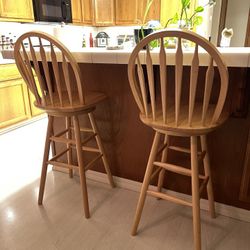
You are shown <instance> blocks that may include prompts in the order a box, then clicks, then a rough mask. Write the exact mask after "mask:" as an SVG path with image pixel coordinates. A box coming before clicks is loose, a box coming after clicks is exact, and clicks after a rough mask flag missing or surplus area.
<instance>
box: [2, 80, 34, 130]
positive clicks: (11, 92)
mask: <svg viewBox="0 0 250 250" xmlns="http://www.w3.org/2000/svg"><path fill="white" fill-rule="evenodd" d="M0 100H1V105H0V128H3V127H7V126H10V125H13V124H15V123H18V122H20V121H23V120H26V119H28V118H29V117H30V108H29V100H28V92H27V87H26V85H25V83H24V82H23V80H22V79H16V80H11V81H5V82H0Z"/></svg>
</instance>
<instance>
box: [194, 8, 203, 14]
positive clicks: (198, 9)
mask: <svg viewBox="0 0 250 250" xmlns="http://www.w3.org/2000/svg"><path fill="white" fill-rule="evenodd" d="M194 11H195V12H196V13H198V12H203V11H204V8H203V7H202V6H197V7H196V8H195V10H194Z"/></svg>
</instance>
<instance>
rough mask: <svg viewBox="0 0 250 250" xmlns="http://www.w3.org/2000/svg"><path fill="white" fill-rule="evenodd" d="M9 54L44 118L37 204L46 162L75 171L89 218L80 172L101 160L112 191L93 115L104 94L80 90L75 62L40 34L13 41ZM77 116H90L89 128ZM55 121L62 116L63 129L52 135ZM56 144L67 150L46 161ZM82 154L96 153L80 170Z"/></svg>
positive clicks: (45, 171) (61, 48)
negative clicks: (74, 150)
mask: <svg viewBox="0 0 250 250" xmlns="http://www.w3.org/2000/svg"><path fill="white" fill-rule="evenodd" d="M45 46H46V47H45ZM14 56H15V61H16V65H17V67H18V69H19V71H20V73H21V75H22V77H23V79H24V81H25V82H26V84H27V86H28V88H29V89H30V91H31V92H32V93H33V94H34V96H35V99H36V100H35V106H36V107H38V108H40V109H43V110H45V111H46V112H47V114H48V128H47V136H46V142H45V150H44V157H43V165H42V173H41V180H40V189H39V197H38V204H39V205H41V204H42V202H43V194H44V187H45V181H46V174H47V166H48V164H52V165H56V166H60V167H64V168H68V169H69V174H70V177H72V176H73V174H72V170H73V169H75V168H76V169H79V174H80V184H81V189H82V197H83V206H84V212H85V217H86V218H89V217H90V214H89V205H88V194H87V185H86V177H85V171H86V170H88V169H89V168H90V167H91V166H92V165H93V163H94V162H96V161H97V160H98V159H100V158H101V159H102V161H103V164H104V167H105V170H106V173H107V175H108V179H109V182H110V185H111V186H112V187H114V182H113V178H112V175H111V172H110V169H109V165H108V162H107V159H106V156H105V153H104V149H103V146H102V142H101V139H100V136H99V133H98V130H97V126H96V123H95V119H94V116H93V111H94V110H95V107H96V105H97V104H98V103H99V102H101V101H103V100H104V99H105V98H106V96H105V95H104V94H102V93H98V92H87V91H86V90H85V89H84V84H83V83H84V81H83V79H82V75H81V72H80V68H79V66H78V64H77V62H76V60H75V59H74V57H73V56H72V55H71V53H70V52H69V50H68V49H67V48H66V47H65V46H64V45H63V44H62V43H60V42H59V41H58V40H56V39H55V38H54V37H52V36H50V35H48V34H45V33H42V32H28V33H25V34H23V35H22V36H20V37H19V38H18V40H17V41H16V44H15V48H14ZM60 69H61V71H60ZM79 115H85V116H87V117H88V118H89V120H90V125H91V128H80V125H79V119H78V117H79ZM54 117H64V119H65V124H66V126H65V129H64V130H63V131H60V132H58V133H57V134H54V133H53V122H54ZM72 120H73V126H72ZM81 132H86V133H88V134H89V136H88V137H85V138H84V140H82V139H81ZM73 135H74V136H73ZM91 139H95V140H96V144H97V147H93V146H89V145H86V144H87V143H88V142H89V141H90V140H91ZM55 142H57V143H62V144H65V145H66V149H65V150H63V151H62V152H60V153H58V154H56V155H53V157H52V158H51V159H49V152H50V145H51V144H52V146H53V144H54V143H55ZM74 148H76V155H77V164H74V161H73V160H74V159H73V157H72V151H73V149H74ZM52 149H53V147H52ZM83 151H86V152H90V153H94V154H97V156H96V157H95V158H94V159H93V160H92V161H90V162H89V163H88V164H86V165H85V166H84V163H83ZM64 155H66V156H65V158H66V159H67V160H66V162H65V160H64V161H62V159H61V158H62V156H64Z"/></svg>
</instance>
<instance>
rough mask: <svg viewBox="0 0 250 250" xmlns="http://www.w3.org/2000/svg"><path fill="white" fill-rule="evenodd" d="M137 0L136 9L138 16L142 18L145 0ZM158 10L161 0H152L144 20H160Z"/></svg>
mask: <svg viewBox="0 0 250 250" xmlns="http://www.w3.org/2000/svg"><path fill="white" fill-rule="evenodd" d="M139 2H140V4H139V9H138V10H139V13H138V16H139V17H140V19H141V20H142V19H143V16H144V12H145V9H146V5H147V0H140V1H139ZM160 10H161V0H154V1H153V3H152V5H151V7H150V10H149V12H148V15H147V19H146V21H149V20H160Z"/></svg>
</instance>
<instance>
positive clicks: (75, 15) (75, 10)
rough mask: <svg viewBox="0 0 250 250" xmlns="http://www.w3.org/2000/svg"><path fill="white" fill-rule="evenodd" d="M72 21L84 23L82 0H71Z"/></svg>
mask: <svg viewBox="0 0 250 250" xmlns="http://www.w3.org/2000/svg"><path fill="white" fill-rule="evenodd" d="M71 10H72V21H73V23H76V24H77V23H79V24H80V23H82V4H81V0H71Z"/></svg>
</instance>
